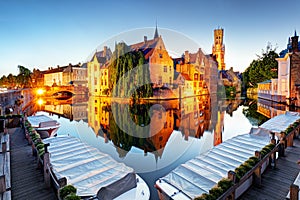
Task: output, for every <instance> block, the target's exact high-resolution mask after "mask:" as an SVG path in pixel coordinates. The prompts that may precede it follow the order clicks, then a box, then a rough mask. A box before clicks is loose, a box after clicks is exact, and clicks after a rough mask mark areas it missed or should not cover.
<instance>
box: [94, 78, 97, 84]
mask: <svg viewBox="0 0 300 200" xmlns="http://www.w3.org/2000/svg"><path fill="white" fill-rule="evenodd" d="M94 85H97V78H96V77H95V79H94Z"/></svg>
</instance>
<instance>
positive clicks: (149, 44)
mask: <svg viewBox="0 0 300 200" xmlns="http://www.w3.org/2000/svg"><path fill="white" fill-rule="evenodd" d="M157 42H158V38H155V39H152V40H147V41H146V42H145V41H144V42H140V43H136V44H132V45H130V49H131V50H132V51H139V50H140V51H142V52H143V54H144V56H145V59H146V60H147V59H149V57H150V56H151V55H152V53H153V51H154V49H155V47H156V44H157Z"/></svg>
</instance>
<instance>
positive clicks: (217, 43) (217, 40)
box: [212, 28, 225, 70]
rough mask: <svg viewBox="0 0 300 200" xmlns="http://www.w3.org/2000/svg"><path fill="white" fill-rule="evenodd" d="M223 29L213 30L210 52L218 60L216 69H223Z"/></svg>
mask: <svg viewBox="0 0 300 200" xmlns="http://www.w3.org/2000/svg"><path fill="white" fill-rule="evenodd" d="M223 36H224V29H222V28H221V29H220V28H218V29H215V30H214V45H213V48H212V54H213V55H214V56H216V60H217V61H218V70H225V63H224V56H225V45H224V44H223Z"/></svg>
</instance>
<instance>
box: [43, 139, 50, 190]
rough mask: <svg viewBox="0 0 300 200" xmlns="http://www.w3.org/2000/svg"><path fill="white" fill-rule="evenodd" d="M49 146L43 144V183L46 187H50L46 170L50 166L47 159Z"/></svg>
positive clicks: (48, 173)
mask: <svg viewBox="0 0 300 200" xmlns="http://www.w3.org/2000/svg"><path fill="white" fill-rule="evenodd" d="M49 145H50V144H49V143H48V144H45V145H44V148H45V154H44V181H45V184H46V187H48V188H49V187H50V172H49V169H48V166H49V165H50V158H49V152H48V146H49Z"/></svg>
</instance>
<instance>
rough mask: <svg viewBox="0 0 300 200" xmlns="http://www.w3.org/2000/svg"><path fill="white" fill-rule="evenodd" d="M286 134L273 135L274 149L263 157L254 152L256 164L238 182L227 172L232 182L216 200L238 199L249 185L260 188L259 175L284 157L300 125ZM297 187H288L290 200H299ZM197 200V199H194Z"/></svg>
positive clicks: (234, 176) (297, 133) (291, 127)
mask: <svg viewBox="0 0 300 200" xmlns="http://www.w3.org/2000/svg"><path fill="white" fill-rule="evenodd" d="M287 131H288V132H287V133H286V132H281V133H280V134H275V133H273V135H272V139H271V143H272V144H275V146H274V148H273V149H272V150H271V151H270V152H268V153H267V154H266V155H264V156H263V157H262V156H261V151H256V152H255V155H254V156H255V157H257V158H258V160H259V161H258V163H257V164H255V166H254V167H253V168H252V169H250V170H249V171H248V172H246V174H245V175H243V176H242V177H241V178H240V179H239V180H238V179H237V174H236V172H234V171H229V172H228V179H230V180H231V181H232V182H233V186H231V187H230V188H229V189H228V190H227V191H225V192H224V193H223V194H222V195H221V196H219V197H218V198H217V199H219V200H233V199H237V198H239V197H240V196H241V195H242V194H243V193H244V192H245V191H246V190H247V189H248V188H249V187H250V186H251V185H255V186H257V187H261V184H262V182H261V179H262V177H261V175H262V174H263V173H264V171H265V170H266V168H267V167H270V168H272V169H275V168H276V159H277V158H278V157H280V156H284V154H285V149H286V148H287V147H290V146H293V140H294V138H295V137H298V136H299V132H300V124H299V123H297V125H291V126H289V128H287ZM275 135H277V136H280V137H279V138H280V139H279V140H278V141H276V140H275V139H274V138H275ZM298 195H299V186H298V185H295V184H292V185H291V187H290V200H299V199H298ZM196 199H197V198H196ZM199 199H200V198H199Z"/></svg>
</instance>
